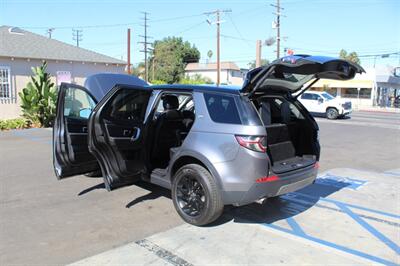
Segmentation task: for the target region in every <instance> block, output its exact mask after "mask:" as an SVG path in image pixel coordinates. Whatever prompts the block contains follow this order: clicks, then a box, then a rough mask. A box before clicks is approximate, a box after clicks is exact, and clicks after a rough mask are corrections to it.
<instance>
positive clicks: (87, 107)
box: [53, 83, 99, 179]
mask: <svg viewBox="0 0 400 266" xmlns="http://www.w3.org/2000/svg"><path fill="white" fill-rule="evenodd" d="M95 105H96V102H95V100H94V98H93V97H92V96H91V94H90V93H89V92H88V91H87V90H86V89H85V88H84V87H81V86H77V85H73V84H67V83H62V84H61V86H60V89H59V92H58V99H57V116H56V119H55V123H54V127H53V165H54V170H55V173H56V176H57V177H58V178H59V179H61V178H65V177H69V176H74V175H79V174H85V173H88V172H92V171H97V170H99V165H98V163H97V160H96V159H95V158H94V157H93V156H92V155H91V154H90V152H89V149H88V120H89V116H90V114H91V112H92V110H93V109H94V107H95Z"/></svg>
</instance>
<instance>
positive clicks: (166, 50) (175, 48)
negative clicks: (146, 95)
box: [149, 37, 200, 84]
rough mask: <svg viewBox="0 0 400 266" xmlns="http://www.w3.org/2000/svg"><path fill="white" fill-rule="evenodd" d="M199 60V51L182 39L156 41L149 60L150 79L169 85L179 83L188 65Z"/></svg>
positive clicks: (172, 38)
mask: <svg viewBox="0 0 400 266" xmlns="http://www.w3.org/2000/svg"><path fill="white" fill-rule="evenodd" d="M199 59H200V52H199V50H198V49H197V48H196V47H195V46H194V45H191V44H190V43H189V42H187V41H186V42H184V41H183V40H182V38H178V37H167V38H164V39H163V40H161V41H155V42H154V44H153V50H152V53H151V58H150V60H149V62H150V64H149V73H150V75H149V78H150V79H153V78H154V79H155V80H162V81H165V82H166V83H169V84H172V83H176V82H179V80H180V79H182V78H183V77H184V73H185V67H186V65H187V64H188V63H191V62H198V61H199ZM153 64H154V66H153ZM153 70H154V75H153Z"/></svg>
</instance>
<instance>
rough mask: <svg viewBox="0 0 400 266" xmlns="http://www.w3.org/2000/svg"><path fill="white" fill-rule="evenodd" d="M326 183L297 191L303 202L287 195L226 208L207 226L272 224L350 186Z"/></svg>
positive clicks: (335, 181) (336, 182) (342, 183)
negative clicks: (301, 195)
mask: <svg viewBox="0 0 400 266" xmlns="http://www.w3.org/2000/svg"><path fill="white" fill-rule="evenodd" d="M325 181H326V180H325ZM327 183H328V184H318V183H314V184H312V185H310V186H308V187H305V188H303V189H301V190H299V191H297V193H299V194H304V195H307V196H309V197H307V200H306V201H305V202H301V201H298V200H295V199H292V198H291V197H290V194H289V195H283V196H280V197H276V198H270V199H267V200H266V201H265V202H264V203H263V204H259V203H252V204H249V205H245V206H241V207H234V206H226V207H225V210H224V213H223V215H222V216H221V217H220V218H219V219H218V220H217V221H215V222H214V223H212V224H210V225H209V226H217V225H220V224H224V223H226V222H229V221H234V222H236V223H263V224H272V223H274V222H276V221H279V220H285V219H287V218H291V217H294V216H296V215H298V214H300V213H302V212H304V211H306V210H308V209H310V208H312V207H313V206H314V205H315V204H316V203H317V202H318V201H319V198H325V197H328V196H329V195H331V194H333V193H335V192H337V191H339V190H341V189H342V188H345V187H347V186H350V185H351V184H350V183H346V182H340V181H337V180H334V179H331V180H329V182H327ZM294 194H296V192H295V193H294Z"/></svg>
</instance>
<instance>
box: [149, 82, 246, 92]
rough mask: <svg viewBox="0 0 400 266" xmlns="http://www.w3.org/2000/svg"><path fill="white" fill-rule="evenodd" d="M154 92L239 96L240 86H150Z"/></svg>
mask: <svg viewBox="0 0 400 266" xmlns="http://www.w3.org/2000/svg"><path fill="white" fill-rule="evenodd" d="M149 87H150V88H151V89H153V90H164V91H169V90H182V91H198V92H219V93H230V94H239V93H240V89H241V87H240V86H232V85H220V86H216V85H208V84H204V85H186V84H165V85H150V86H149Z"/></svg>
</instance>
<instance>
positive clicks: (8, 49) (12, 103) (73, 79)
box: [0, 26, 126, 119]
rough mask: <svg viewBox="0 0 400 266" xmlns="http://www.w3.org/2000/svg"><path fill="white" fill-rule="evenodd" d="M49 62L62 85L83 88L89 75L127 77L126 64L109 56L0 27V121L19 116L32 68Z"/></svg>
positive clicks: (55, 80) (53, 73) (29, 33)
mask: <svg viewBox="0 0 400 266" xmlns="http://www.w3.org/2000/svg"><path fill="white" fill-rule="evenodd" d="M43 61H46V62H47V71H48V72H49V73H50V74H51V76H52V80H53V82H54V83H55V84H57V85H59V84H60V83H61V82H70V83H75V84H78V85H83V83H84V81H85V78H86V77H87V76H89V75H92V74H95V73H101V72H108V73H124V71H125V67H126V63H125V62H124V61H122V60H118V59H115V58H112V57H109V56H105V55H102V54H99V53H95V52H93V51H89V50H86V49H82V48H79V47H76V46H73V45H70V44H67V43H63V42H60V41H57V40H54V39H49V38H47V37H44V36H41V35H38V34H35V33H32V32H28V31H25V30H21V29H19V28H15V27H9V26H1V27H0V119H8V118H16V117H18V116H20V114H21V109H20V99H19V96H18V92H20V91H21V90H22V89H23V88H24V87H25V86H26V84H27V83H28V82H29V81H30V76H31V75H32V70H31V68H32V67H36V66H40V65H41V64H42V63H43Z"/></svg>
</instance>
